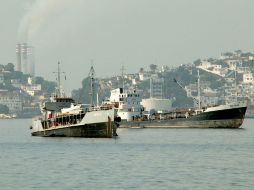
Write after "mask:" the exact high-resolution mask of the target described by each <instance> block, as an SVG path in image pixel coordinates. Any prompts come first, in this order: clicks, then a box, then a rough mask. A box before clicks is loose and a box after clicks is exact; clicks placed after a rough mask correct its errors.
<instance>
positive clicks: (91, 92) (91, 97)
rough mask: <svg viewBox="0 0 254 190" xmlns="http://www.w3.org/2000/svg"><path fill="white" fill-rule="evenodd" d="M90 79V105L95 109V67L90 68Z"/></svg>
mask: <svg viewBox="0 0 254 190" xmlns="http://www.w3.org/2000/svg"><path fill="white" fill-rule="evenodd" d="M89 77H90V93H89V95H90V104H91V107H94V77H95V71H94V68H93V66H91V68H90V72H89Z"/></svg>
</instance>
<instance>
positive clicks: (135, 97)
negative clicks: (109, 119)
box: [104, 88, 142, 121]
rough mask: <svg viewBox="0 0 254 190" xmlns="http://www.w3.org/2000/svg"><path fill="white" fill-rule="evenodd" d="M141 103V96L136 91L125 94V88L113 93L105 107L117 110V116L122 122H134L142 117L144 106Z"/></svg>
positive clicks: (115, 90)
mask: <svg viewBox="0 0 254 190" xmlns="http://www.w3.org/2000/svg"><path fill="white" fill-rule="evenodd" d="M140 102H141V99H140V95H139V94H138V93H137V92H136V91H135V90H134V91H133V92H130V91H126V92H125V91H124V90H123V88H117V89H114V90H112V91H111V95H110V98H109V100H108V101H106V102H104V105H105V106H114V107H115V108H116V109H117V115H118V116H119V117H121V119H122V120H126V121H132V120H134V119H135V118H139V117H141V111H142V106H141V105H140Z"/></svg>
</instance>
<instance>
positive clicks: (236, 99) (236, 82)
mask: <svg viewBox="0 0 254 190" xmlns="http://www.w3.org/2000/svg"><path fill="white" fill-rule="evenodd" d="M236 72H237V70H236V63H235V103H236V102H237V75H236V74H237V73H236Z"/></svg>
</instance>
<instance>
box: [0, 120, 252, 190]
mask: <svg viewBox="0 0 254 190" xmlns="http://www.w3.org/2000/svg"><path fill="white" fill-rule="evenodd" d="M30 125H31V120H29V119H23V120H19V119H14V120H0V190H14V189H15V190H23V189H24V190H30V189H43V190H49V189H54V190H58V189H59V190H60V189H61V190H63V189H66V190H70V189H89V190H90V189H103V190H104V189H110V190H112V189H117V190H121V189H138V190H140V189H144V190H149V189H155V190H158V189H186V190H187V189H188V190H189V189H193V190H199V189H200V190H206V189H210V190H215V189H216V190H217V189H223V190H226V189H228V190H233V189H236V190H241V189H248V190H252V189H254V119H246V120H245V121H244V124H243V126H242V129H119V130H118V134H119V137H118V138H115V139H94V138H90V139H86V138H63V137H62V138H50V137H48V138H43V137H32V136H31V135H30V130H29V126H30Z"/></svg>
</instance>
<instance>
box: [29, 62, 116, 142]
mask: <svg viewBox="0 0 254 190" xmlns="http://www.w3.org/2000/svg"><path fill="white" fill-rule="evenodd" d="M59 75H60V68H59V64H58V76H59ZM58 81H59V83H58V88H57V93H56V94H55V95H54V96H52V97H51V100H50V101H47V102H45V103H44V105H43V107H42V115H41V116H40V117H37V118H34V119H33V121H32V126H31V130H32V133H31V134H32V136H43V137H54V136H62V137H93V138H112V137H113V136H117V133H116V128H117V123H116V122H115V116H116V115H115V110H114V109H105V108H101V107H94V106H91V105H85V104H78V103H76V102H75V101H74V100H73V99H72V98H69V97H64V96H62V95H61V92H60V80H58Z"/></svg>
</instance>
